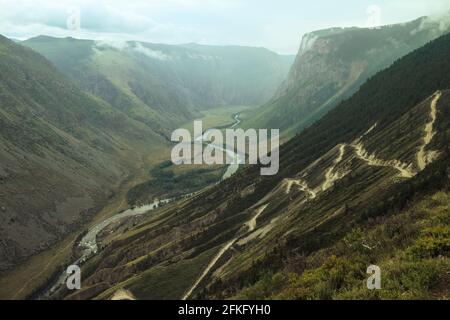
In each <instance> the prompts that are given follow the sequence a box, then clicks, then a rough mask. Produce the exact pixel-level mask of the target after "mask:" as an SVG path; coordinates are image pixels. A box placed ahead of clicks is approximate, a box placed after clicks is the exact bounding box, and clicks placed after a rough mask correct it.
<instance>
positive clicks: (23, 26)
mask: <svg viewBox="0 0 450 320" xmlns="http://www.w3.org/2000/svg"><path fill="white" fill-rule="evenodd" d="M446 10H450V1H449V0H373V1H370V0H342V1H337V0H314V1H311V0H308V1H303V0H97V1H92V0H89V1H88V0H0V34H3V35H5V36H7V37H14V38H19V39H24V38H29V37H33V36H37V35H41V34H44V35H50V36H57V37H65V36H72V37H76V38H90V39H101V40H114V41H123V40H141V41H147V42H159V43H170V44H174V43H175V44H176V43H188V42H196V43H202V44H212V45H229V44H235V45H249V46H262V47H266V48H269V49H271V50H274V51H277V52H280V53H288V54H295V53H296V52H297V49H298V46H299V43H300V39H301V35H302V34H304V33H306V32H310V31H314V30H317V29H322V28H327V27H336V26H337V27H346V26H367V25H369V26H372V25H373V24H391V23H398V22H405V21H409V20H412V19H415V18H417V17H420V16H424V15H432V14H440V13H443V12H445V11H446ZM78 12H79V19H78ZM78 21H79V24H78Z"/></svg>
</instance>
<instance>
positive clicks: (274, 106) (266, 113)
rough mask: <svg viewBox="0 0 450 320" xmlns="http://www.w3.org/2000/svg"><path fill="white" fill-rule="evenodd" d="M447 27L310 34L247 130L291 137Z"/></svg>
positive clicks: (424, 24) (423, 23) (425, 24)
mask: <svg viewBox="0 0 450 320" xmlns="http://www.w3.org/2000/svg"><path fill="white" fill-rule="evenodd" d="M442 19H444V18H442ZM447 19H448V20H450V19H449V18H447ZM447 26H448V24H442V23H440V21H437V20H436V21H434V20H432V19H431V18H426V17H425V18H420V19H418V20H415V21H412V22H409V23H403V24H397V25H388V26H383V27H379V28H374V29H361V28H332V29H327V30H321V31H316V32H312V33H309V34H306V35H305V36H304V37H303V39H302V42H301V45H300V49H299V52H298V54H297V58H296V60H295V62H294V65H293V66H292V68H291V70H290V72H289V75H288V77H287V79H286V80H285V81H284V83H283V84H282V85H281V86H280V88H279V89H278V91H277V93H276V94H275V96H274V97H273V98H272V99H271V101H270V102H268V103H267V104H265V105H263V106H262V107H261V108H260V109H258V110H256V111H255V112H254V113H253V114H251V116H250V117H249V118H250V120H249V122H248V123H247V126H248V127H260V128H280V129H281V130H282V131H283V132H284V134H285V135H286V136H292V135H294V134H295V133H296V132H299V131H301V130H302V129H304V128H306V127H308V126H309V125H311V124H312V123H314V122H315V121H316V120H318V119H319V118H320V117H321V116H323V115H324V114H326V113H327V112H328V111H330V110H332V109H333V108H334V107H335V106H336V105H338V104H339V103H340V102H341V101H342V100H345V99H346V98H348V97H350V96H351V95H352V94H353V93H355V92H356V91H357V90H358V88H359V87H360V86H361V85H362V84H363V83H364V82H365V81H366V80H367V79H369V78H370V77H371V76H373V75H374V74H376V73H377V72H378V71H380V70H382V69H384V68H386V67H388V66H389V65H391V64H392V63H393V62H394V61H395V60H397V59H398V58H400V57H402V56H404V55H406V54H407V53H409V52H411V51H413V50H415V49H417V48H419V47H421V46H423V45H424V44H426V43H427V42H429V41H431V40H433V39H435V38H437V37H438V36H440V35H443V34H444V33H446V32H448V31H450V27H447Z"/></svg>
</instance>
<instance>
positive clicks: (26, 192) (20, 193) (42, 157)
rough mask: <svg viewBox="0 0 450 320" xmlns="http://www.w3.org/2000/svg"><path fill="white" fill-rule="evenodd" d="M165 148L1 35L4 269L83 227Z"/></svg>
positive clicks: (0, 252)
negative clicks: (147, 158) (143, 163)
mask: <svg viewBox="0 0 450 320" xmlns="http://www.w3.org/2000/svg"><path fill="white" fill-rule="evenodd" d="M164 143H165V140H164V139H162V138H161V136H160V135H159V134H158V133H156V132H154V131H153V130H152V129H151V128H150V127H148V126H147V125H146V124H145V123H143V122H139V121H136V120H135V119H132V118H130V117H129V116H128V115H126V114H125V113H123V112H121V111H119V110H117V109H115V108H113V107H111V106H110V105H109V104H108V103H106V102H104V101H102V100H100V99H99V98H97V97H94V96H92V95H91V94H87V93H85V92H83V91H82V90H80V89H79V88H78V87H77V86H76V85H75V84H73V83H72V82H71V81H69V80H68V79H67V78H66V77H65V76H64V75H63V74H61V73H60V72H59V71H58V70H57V68H56V67H54V66H53V65H52V64H51V63H50V62H49V61H48V60H46V59H45V58H44V57H43V56H41V55H40V54H38V53H36V52H33V51H32V50H31V49H29V48H27V47H25V46H22V45H20V44H16V43H14V42H13V41H10V40H8V39H7V38H4V37H2V36H0V210H1V211H0V212H1V215H0V239H1V240H0V270H4V269H8V268H10V267H12V266H14V265H16V264H17V263H18V262H20V261H23V260H24V259H26V258H27V257H29V256H31V255H33V254H35V253H37V252H39V251H41V250H43V249H45V248H48V247H49V246H50V245H52V244H54V243H55V242H57V241H59V240H61V239H62V237H63V236H64V235H66V234H67V233H68V232H71V231H73V230H75V229H76V228H77V227H79V226H80V225H81V224H82V223H85V222H86V221H87V220H88V219H90V218H91V217H92V215H93V213H95V212H97V211H98V210H99V208H102V207H103V206H104V204H105V203H106V201H107V200H108V198H109V197H111V196H112V195H113V194H114V192H115V191H116V190H117V187H118V185H119V184H120V183H121V182H123V181H124V180H126V179H127V178H128V177H129V176H130V175H131V174H132V173H133V171H134V170H136V168H137V167H138V166H140V165H141V157H143V156H144V155H145V154H147V152H151V151H154V150H156V148H157V146H161V145H164ZM140 150H145V152H144V151H143V152H141V151H140Z"/></svg>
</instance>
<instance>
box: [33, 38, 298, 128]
mask: <svg viewBox="0 0 450 320" xmlns="http://www.w3.org/2000/svg"><path fill="white" fill-rule="evenodd" d="M24 44H25V45H27V46H29V47H30V48H32V49H33V50H36V51H37V52H39V53H41V54H42V55H44V56H45V57H47V58H48V59H49V60H50V61H52V62H53V63H54V64H55V65H56V66H57V67H58V68H59V69H60V70H61V71H62V72H63V73H64V74H66V75H67V76H69V77H70V78H71V79H72V80H74V81H75V82H76V83H77V84H78V85H80V86H81V87H82V88H83V89H84V90H86V91H88V92H90V93H92V94H94V95H97V96H99V97H101V98H102V99H104V100H105V101H107V102H109V103H110V104H111V105H113V106H114V107H115V108H117V109H118V110H121V111H124V112H126V113H127V114H129V115H130V116H132V117H133V118H134V119H136V120H139V121H143V122H146V123H148V124H149V125H150V126H152V127H154V128H158V129H159V131H161V132H164V133H165V134H166V135H168V134H169V133H170V132H169V129H173V128H175V127H177V126H178V125H180V124H182V123H186V122H187V121H188V120H191V119H193V118H194V117H196V116H198V115H199V112H198V110H202V109H207V108H212V107H218V106H228V105H259V104H262V103H265V102H266V101H268V100H269V99H270V97H271V96H272V95H273V94H274V92H275V90H276V89H277V87H278V86H279V85H280V84H281V82H282V81H283V80H284V79H285V77H286V75H287V72H288V71H289V68H290V66H291V64H292V60H293V57H290V56H280V55H278V54H276V53H273V52H271V51H269V50H266V49H263V48H250V47H237V46H228V47H213V46H202V45H196V44H188V45H162V44H150V43H142V42H123V43H114V42H101V41H91V40H77V39H73V38H65V39H59V38H51V37H44V36H41V37H37V38H32V39H30V40H27V41H25V42H24Z"/></svg>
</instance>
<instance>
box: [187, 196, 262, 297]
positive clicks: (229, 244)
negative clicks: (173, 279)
mask: <svg viewBox="0 0 450 320" xmlns="http://www.w3.org/2000/svg"><path fill="white" fill-rule="evenodd" d="M267 206H268V204H265V205H263V206H261V207H259V208H258V209H256V214H255V215H254V216H253V217H252V219H250V220H249V221H248V222H246V223H245V225H246V226H248V232H253V231H254V230H255V229H256V220H257V219H258V217H259V216H260V215H261V214H262V213H263V212H264V210H266V208H267ZM240 238H242V236H239V237H236V238H234V239H232V240H230V241H229V242H227V244H225V245H224V246H223V247H222V249H220V251H219V252H218V253H217V254H216V255H215V256H214V258H213V259H212V260H211V262H210V263H209V264H208V266H207V267H206V268H205V270H203V272H202V274H201V275H200V277H199V278H198V279H197V281H195V283H194V284H193V285H192V286H191V287H190V288H189V290H188V291H187V292H186V293H185V295H184V296H183V298H182V300H187V299H188V298H189V297H190V296H191V295H192V293H193V292H194V290H195V289H196V288H197V287H198V285H199V284H200V282H202V280H203V279H204V278H205V277H206V276H207V275H208V273H209V272H210V271H211V269H212V268H213V267H214V266H215V265H216V263H217V262H218V261H219V259H220V258H221V257H222V256H223V255H224V254H225V252H227V251H228V249H230V248H231V247H232V246H233V244H235V242H236V241H238V240H239V239H240Z"/></svg>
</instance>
